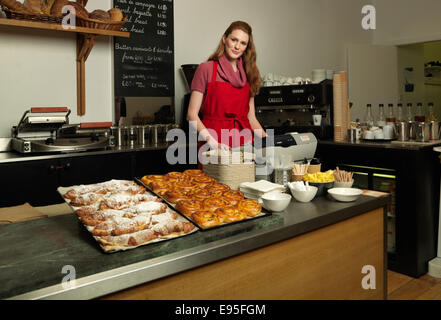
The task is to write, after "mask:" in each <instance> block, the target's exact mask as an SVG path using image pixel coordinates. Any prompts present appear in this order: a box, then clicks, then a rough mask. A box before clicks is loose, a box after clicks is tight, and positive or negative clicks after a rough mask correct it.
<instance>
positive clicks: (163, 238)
mask: <svg viewBox="0 0 441 320" xmlns="http://www.w3.org/2000/svg"><path fill="white" fill-rule="evenodd" d="M126 181H132V180H126ZM135 182H137V181H135ZM94 184H95V183H92V184H89V185H94ZM138 184H139V183H138ZM73 187H76V186H69V187H58V188H57V191H58V193H59V194H60V196H61V197H62V198H63V200H64V201H65V202H66V203H67V204H68V205H69V206H70V207H71V208H72V210H73V212H75V210H77V209H80V208H81V207H74V206H72V205H70V203H69V199H66V198H64V196H63V195H64V194H65V193H66V192H67V191H68V190H70V189H72V188H73ZM145 193H148V194H151V195H154V196H157V195H156V194H155V193H154V192H151V191H150V189H146V192H145ZM166 204H167V205H168V207H169V208H170V209H171V210H172V211H174V212H176V213H177V214H178V217H177V220H179V221H185V222H188V221H189V222H191V223H193V221H190V220H188V219H186V218H185V217H183V216H182V214H181V213H180V212H178V211H177V210H175V209H174V208H173V207H170V205H169V204H168V203H166ZM74 214H75V213H74ZM75 215H76V214H75ZM77 218H78V222H79V223H80V224H81V225H82V226H83V227H84V229H85V230H86V231H87V232H88V233H89V234H90V235H91V236H92V237H93V238H94V239H95V241H96V242H97V243H98V245H99V246H100V247H101V249H102V250H103V251H104V252H105V253H113V252H118V251H126V250H131V249H135V248H138V247H141V246H145V245H148V244H153V243H157V242H162V241H166V240H172V239H176V238H181V237H184V236H186V235H189V234H192V233H195V232H197V231H199V229H200V228H199V227H198V226H197V225H196V224H195V223H193V225H195V228H194V229H193V230H192V231H190V232H188V233H183V232H173V233H171V234H168V235H166V236H158V238H156V239H152V240H150V241H147V242H144V243H141V244H139V245H136V246H119V247H117V248H112V249H106V246H104V245H102V244H101V243H100V242H99V241H98V240H97V238H98V236H94V235H93V234H92V233H91V232H90V231H89V230H88V228H87V226H86V225H84V223H83V222H82V221H81V219H80V217H78V216H77Z"/></svg>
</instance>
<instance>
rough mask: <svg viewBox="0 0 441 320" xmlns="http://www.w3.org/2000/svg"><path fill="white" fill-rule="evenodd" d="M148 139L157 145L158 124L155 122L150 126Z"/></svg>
mask: <svg viewBox="0 0 441 320" xmlns="http://www.w3.org/2000/svg"><path fill="white" fill-rule="evenodd" d="M150 130H151V131H150V137H151V139H150V141H151V143H152V144H153V145H157V144H158V125H157V124H153V125H151V126H150Z"/></svg>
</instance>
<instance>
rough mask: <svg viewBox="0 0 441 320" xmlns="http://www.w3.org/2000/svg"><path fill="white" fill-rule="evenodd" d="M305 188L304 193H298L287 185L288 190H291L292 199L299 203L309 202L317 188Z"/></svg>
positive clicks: (298, 191)
mask: <svg viewBox="0 0 441 320" xmlns="http://www.w3.org/2000/svg"><path fill="white" fill-rule="evenodd" d="M306 188H307V190H306V191H300V190H296V189H294V188H291V185H289V189H290V190H291V193H292V195H293V197H294V199H296V200H297V201H299V202H309V201H311V200H312V199H314V197H315V195H316V194H317V190H318V188H317V187H314V186H308V187H306Z"/></svg>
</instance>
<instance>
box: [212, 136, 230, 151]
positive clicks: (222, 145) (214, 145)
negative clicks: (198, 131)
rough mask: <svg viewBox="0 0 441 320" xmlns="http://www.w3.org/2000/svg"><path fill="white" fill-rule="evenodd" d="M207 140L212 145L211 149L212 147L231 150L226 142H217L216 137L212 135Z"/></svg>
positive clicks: (213, 148)
mask: <svg viewBox="0 0 441 320" xmlns="http://www.w3.org/2000/svg"><path fill="white" fill-rule="evenodd" d="M206 141H207V143H208V145H209V146H210V149H212V150H216V149H221V150H225V151H228V150H230V147H229V146H227V145H226V144H223V143H219V142H217V141H216V139H214V138H213V137H211V136H209V137H207V140H206Z"/></svg>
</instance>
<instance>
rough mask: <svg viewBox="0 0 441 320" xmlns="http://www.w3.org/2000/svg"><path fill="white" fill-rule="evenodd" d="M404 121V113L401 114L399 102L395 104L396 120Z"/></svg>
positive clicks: (401, 106) (401, 109)
mask: <svg viewBox="0 0 441 320" xmlns="http://www.w3.org/2000/svg"><path fill="white" fill-rule="evenodd" d="M401 121H404V115H403V104H402V103H399V104H397V122H401Z"/></svg>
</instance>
